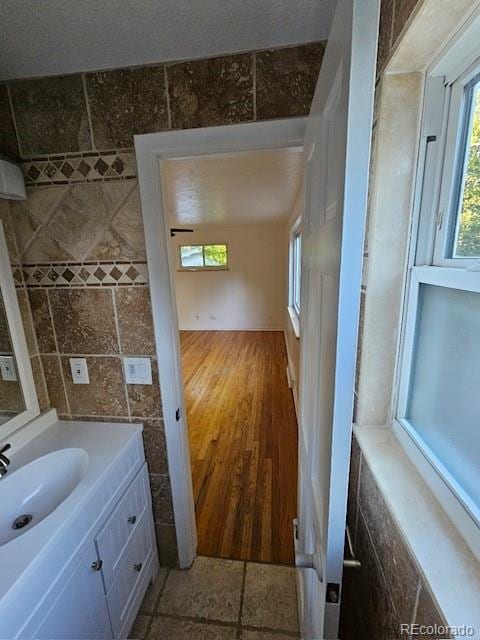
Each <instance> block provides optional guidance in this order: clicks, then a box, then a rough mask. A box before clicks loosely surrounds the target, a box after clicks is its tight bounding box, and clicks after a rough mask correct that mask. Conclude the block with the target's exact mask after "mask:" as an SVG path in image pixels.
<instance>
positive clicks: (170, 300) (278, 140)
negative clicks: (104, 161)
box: [135, 118, 306, 567]
mask: <svg viewBox="0 0 480 640" xmlns="http://www.w3.org/2000/svg"><path fill="white" fill-rule="evenodd" d="M305 122H306V121H305V119H304V118H291V119H284V120H276V121H266V122H254V123H248V124H240V125H230V126H222V127H208V128H200V129H188V130H183V131H168V132H164V133H152V134H145V135H138V136H135V152H136V158H137V168H138V181H139V187H140V199H141V206H142V214H143V222H144V229H145V243H146V249H147V263H148V273H149V282H150V293H151V299H152V311H153V323H154V330H155V344H156V350H157V356H158V367H159V376H160V389H161V394H162V404H163V415H164V423H165V434H166V442H167V455H168V466H169V471H170V482H171V487H172V500H173V510H174V515H175V528H176V533H177V544H178V556H179V564H180V567H188V566H190V565H191V564H192V562H193V560H194V559H195V555H196V547H197V536H196V523H195V511H194V502H193V489H192V477H191V470H190V455H189V445H188V435H187V424H186V417H185V411H184V410H183V407H184V400H183V383H182V374H181V367H180V348H179V340H178V319H177V310H176V304H175V285H174V282H173V277H172V275H171V271H170V264H169V251H170V249H169V242H168V241H167V238H168V235H167V234H168V228H167V227H168V221H167V218H166V214H165V210H164V203H163V198H162V185H161V177H160V167H159V162H160V161H161V160H162V159H166V158H175V157H186V156H195V155H205V154H213V153H225V152H237V151H253V150H263V149H281V148H285V147H299V146H303V141H304V131H305ZM170 263H171V264H175V262H174V258H173V256H170ZM177 408H181V410H182V414H183V419H181V420H180V422H177V421H176V419H175V411H176V409H177Z"/></svg>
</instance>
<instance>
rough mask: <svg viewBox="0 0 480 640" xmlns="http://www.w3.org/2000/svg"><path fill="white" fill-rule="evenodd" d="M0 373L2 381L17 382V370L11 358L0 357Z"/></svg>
mask: <svg viewBox="0 0 480 640" xmlns="http://www.w3.org/2000/svg"><path fill="white" fill-rule="evenodd" d="M0 373H1V376H2V380H9V381H10V382H14V381H15V380H17V370H16V368H15V358H14V357H13V356H0Z"/></svg>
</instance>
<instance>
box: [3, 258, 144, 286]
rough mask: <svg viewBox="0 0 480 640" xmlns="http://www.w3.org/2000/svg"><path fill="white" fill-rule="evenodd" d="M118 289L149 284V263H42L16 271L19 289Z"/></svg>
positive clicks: (15, 278) (16, 282)
mask: <svg viewBox="0 0 480 640" xmlns="http://www.w3.org/2000/svg"><path fill="white" fill-rule="evenodd" d="M22 275H23V278H24V282H25V285H26V286H27V287H115V286H132V285H135V286H138V285H140V286H141V285H146V284H147V283H148V272H147V263H146V262H135V261H132V262H82V263H79V262H75V263H71V262H62V263H58V262H57V263H42V264H30V265H28V266H23V267H22V269H21V270H20V269H18V268H17V269H15V271H14V272H13V278H14V280H15V284H16V286H17V287H20V286H25V285H24V284H23V281H22Z"/></svg>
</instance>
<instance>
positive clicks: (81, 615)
mask: <svg viewBox="0 0 480 640" xmlns="http://www.w3.org/2000/svg"><path fill="white" fill-rule="evenodd" d="M96 555H97V554H96V550H95V545H94V543H93V542H91V544H90V546H89V547H88V550H87V552H86V553H85V554H84V555H82V557H81V559H80V562H78V564H77V566H76V567H75V568H74V569H73V571H72V574H71V576H70V578H69V579H68V581H67V583H66V584H65V585H64V587H63V589H62V590H61V591H60V593H59V595H58V597H57V599H56V600H55V602H54V604H53V606H52V608H51V609H50V611H49V612H48V613H47V615H46V616H45V618H44V620H42V622H41V623H40V625H39V627H38V628H37V629H36V630H35V632H34V634H33V638H36V639H38V640H64V639H65V638H91V639H92V640H100V639H102V638H112V631H111V628H110V619H109V615H108V609H107V603H106V600H105V595H104V592H103V584H102V578H101V575H100V573H99V572H98V571H94V570H93V568H92V563H93V562H95V561H96V560H95V559H96Z"/></svg>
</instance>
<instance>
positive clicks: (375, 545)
mask: <svg viewBox="0 0 480 640" xmlns="http://www.w3.org/2000/svg"><path fill="white" fill-rule="evenodd" d="M347 522H348V526H349V529H350V532H351V535H352V539H353V545H354V548H355V553H356V556H357V557H358V559H359V560H360V562H361V563H362V569H361V571H360V572H359V573H354V572H352V571H348V570H347V571H345V573H344V583H343V600H342V629H341V636H340V637H341V639H342V640H398V639H399V638H402V637H404V638H405V640H408V636H407V635H404V636H402V635H401V633H400V624H418V625H427V626H432V625H435V624H436V625H438V626H443V625H445V620H444V619H443V618H442V616H441V614H440V613H439V611H438V610H437V608H436V606H435V603H434V600H433V599H432V597H431V595H430V593H429V591H428V587H427V585H426V584H425V582H424V580H423V578H422V575H421V572H420V570H419V569H418V568H417V566H416V563H415V561H414V560H413V558H412V556H411V554H410V552H409V550H408V547H407V544H406V542H405V541H404V539H403V538H402V534H401V533H400V530H399V528H398V526H397V525H396V523H395V522H394V520H393V518H392V516H391V515H390V512H389V510H388V508H387V506H386V504H385V502H384V499H383V497H382V494H381V493H380V491H379V489H378V487H377V484H376V482H375V479H374V478H373V476H372V473H371V471H370V469H369V467H368V464H367V462H366V460H365V458H364V456H363V455H362V452H361V450H360V447H359V445H358V443H357V441H356V439H355V438H354V440H353V446H352V460H351V467H350V484H349V494H348V516H347ZM427 637H431V636H421V635H418V636H415V638H418V639H419V640H420V639H422V638H427ZM434 637H435V638H437V639H438V638H443V637H450V636H439V635H435V636H434Z"/></svg>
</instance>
